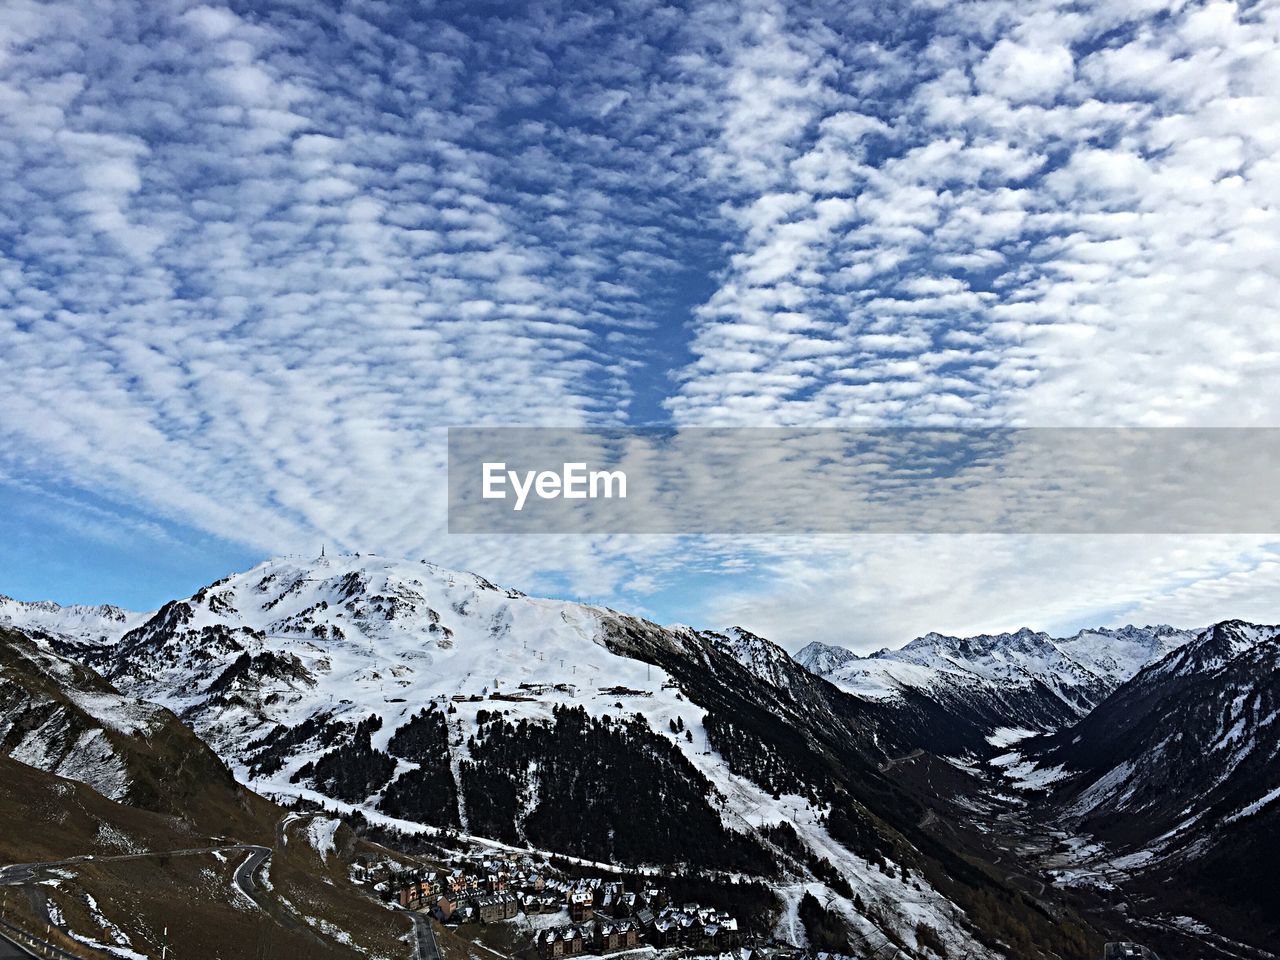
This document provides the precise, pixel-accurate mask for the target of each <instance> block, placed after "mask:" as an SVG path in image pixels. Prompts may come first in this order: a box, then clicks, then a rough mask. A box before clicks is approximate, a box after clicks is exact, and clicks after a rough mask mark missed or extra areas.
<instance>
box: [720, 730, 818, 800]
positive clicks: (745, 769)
mask: <svg viewBox="0 0 1280 960" xmlns="http://www.w3.org/2000/svg"><path fill="white" fill-rule="evenodd" d="M703 726H704V727H705V728H706V731H707V739H708V740H710V741H711V745H712V746H713V747H715V749H716V752H717V753H719V754H720V756H722V757H724V761H725V763H727V764H728V765H729V769H730V770H731V771H733V772H734V773H735V774H737V775H738V776H740V777H746V778H747V779H748V780H750V781H751V782H752V783H754V784H756V786H758V787H761V788H762V789H764V790H768V791H769V793H771V794H772V795H773V796H774V797H775V798H776V797H780V796H781V795H782V794H784V793H791V794H798V795H800V796H804V797H808V798H809V799H810V800H813V801H814V802H817V800H818V791H817V790H815V789H814V788H813V787H811V786H810V785H809V784H808V783H807V782H806V780H805V778H804V776H803V774H802V773H801V771H800V770H798V769H797V768H796V767H795V765H794V764H792V763H790V762H788V760H787V758H786V757H784V756H783V755H782V753H780V752H779V751H777V750H774V749H773V748H772V747H771V746H770V745H769V743H768V741H766V740H764V739H763V738H761V737H759V736H757V735H756V734H755V733H753V732H751V731H749V730H745V729H743V728H741V727H739V726H737V725H736V724H734V723H732V722H730V721H729V720H727V719H725V717H723V716H721V715H719V714H715V713H711V714H708V715H707V717H706V719H705V720H704V721H703Z"/></svg>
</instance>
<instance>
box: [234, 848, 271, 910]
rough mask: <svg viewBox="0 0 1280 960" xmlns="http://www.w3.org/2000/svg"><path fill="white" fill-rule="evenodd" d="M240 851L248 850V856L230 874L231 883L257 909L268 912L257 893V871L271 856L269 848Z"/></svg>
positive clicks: (266, 906)
mask: <svg viewBox="0 0 1280 960" xmlns="http://www.w3.org/2000/svg"><path fill="white" fill-rule="evenodd" d="M240 849H242V850H248V851H249V856H247V857H245V859H244V863H242V864H240V866H238V867H236V872H235V873H234V874H232V877H231V879H232V882H233V883H234V884H235V885H236V886H237V887H238V888H239V889H240V892H241V893H243V894H244V895H245V896H246V897H248V898H249V899H250V900H252V901H253V902H254V903H256V904H257V905H258V909H260V910H265V911H268V912H269V911H270V907H269V906H268V905H267V904H265V903H263V902H262V899H261V895H260V894H259V892H258V881H257V876H258V870H259V869H260V868H261V867H262V865H263V864H264V863H266V862H267V858H268V857H270V856H271V849H270V848H269V847H253V846H246V847H241V848H240Z"/></svg>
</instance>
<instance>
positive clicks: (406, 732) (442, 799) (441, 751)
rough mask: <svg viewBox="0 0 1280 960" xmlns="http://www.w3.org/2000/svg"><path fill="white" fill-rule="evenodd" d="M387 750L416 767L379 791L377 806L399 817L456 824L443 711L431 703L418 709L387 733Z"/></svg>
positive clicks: (454, 786) (455, 799)
mask: <svg viewBox="0 0 1280 960" xmlns="http://www.w3.org/2000/svg"><path fill="white" fill-rule="evenodd" d="M387 750H388V752H389V753H391V755H392V756H396V757H400V758H402V759H404V760H411V761H413V762H414V763H417V764H418V769H417V770H409V771H406V772H405V773H402V774H401V775H400V776H399V777H397V778H396V779H395V781H394V782H393V783H392V784H391V785H390V786H389V787H387V789H386V791H385V792H384V793H383V795H382V799H381V800H380V801H379V802H378V809H380V810H381V811H382V812H383V813H386V814H388V815H389V816H392V817H398V818H399V819H401V820H413V821H416V822H418V823H429V824H433V825H435V826H447V827H456V826H458V825H459V821H458V787H457V784H456V783H455V782H454V779H453V770H452V769H451V767H450V763H449V729H448V723H447V721H446V720H445V716H444V714H443V713H441V712H440V711H439V710H438V709H437V708H435V707H434V706H433V707H432V708H431V709H429V710H420V711H419V712H418V713H417V714H415V715H414V716H413V717H411V718H410V719H409V721H408V722H407V723H405V724H404V726H402V727H400V728H399V729H398V730H396V732H395V733H394V734H392V735H391V740H390V742H389V743H388V744H387Z"/></svg>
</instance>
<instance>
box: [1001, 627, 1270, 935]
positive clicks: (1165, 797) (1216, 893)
mask: <svg viewBox="0 0 1280 960" xmlns="http://www.w3.org/2000/svg"><path fill="white" fill-rule="evenodd" d="M1020 757H1021V759H1022V760H1023V762H1025V763H1030V764H1035V765H1036V766H1037V767H1038V768H1039V769H1050V770H1055V771H1058V774H1057V775H1056V776H1055V777H1054V783H1053V794H1052V796H1051V797H1050V798H1049V801H1048V803H1049V805H1050V808H1051V809H1052V810H1053V811H1055V812H1056V815H1057V816H1058V817H1059V818H1060V821H1061V822H1062V823H1065V824H1069V825H1070V826H1071V827H1072V829H1073V830H1075V831H1079V832H1084V833H1087V834H1088V835H1090V836H1092V837H1093V838H1096V839H1097V840H1099V841H1101V843H1102V844H1103V851H1104V853H1103V855H1102V856H1101V857H1100V856H1098V854H1097V853H1095V854H1094V856H1093V861H1094V863H1093V866H1094V867H1095V868H1096V867H1097V865H1098V861H1099V860H1104V861H1105V862H1106V864H1107V865H1108V866H1110V867H1111V868H1113V869H1115V868H1117V867H1118V868H1119V877H1116V878H1117V879H1119V878H1122V879H1123V880H1124V881H1125V882H1127V883H1128V884H1129V885H1130V886H1131V887H1133V888H1135V889H1139V890H1144V891H1151V890H1158V891H1160V892H1161V899H1162V901H1164V902H1165V904H1166V908H1167V909H1168V910H1169V911H1170V912H1171V913H1172V914H1173V915H1175V916H1176V915H1178V914H1184V915H1187V916H1191V917H1194V918H1197V919H1199V920H1200V921H1201V922H1208V923H1210V924H1211V925H1221V926H1222V927H1223V928H1225V929H1231V930H1237V931H1245V934H1244V935H1243V939H1246V940H1247V941H1248V942H1251V943H1257V944H1263V943H1269V942H1274V940H1275V938H1276V936H1277V935H1280V896H1277V894H1276V886H1275V885H1274V884H1271V883H1269V882H1264V880H1265V878H1266V877H1268V876H1269V875H1270V872H1271V869H1272V865H1273V864H1274V863H1275V862H1276V857H1277V855H1280V627H1276V626H1263V625H1258V624H1249V623H1244V622H1242V621H1226V622H1223V623H1218V624H1215V625H1214V626H1212V627H1210V628H1208V629H1206V630H1204V631H1203V632H1201V633H1200V634H1199V635H1198V636H1196V637H1195V638H1194V639H1193V640H1191V641H1190V642H1188V643H1186V644H1184V645H1182V646H1180V647H1178V648H1177V649H1175V650H1173V651H1172V652H1170V653H1169V654H1167V655H1166V656H1165V657H1163V658H1161V659H1160V660H1158V661H1156V662H1155V663H1152V664H1150V665H1148V666H1146V667H1145V668H1144V669H1142V670H1140V671H1139V672H1138V673H1137V674H1136V675H1135V676H1133V677H1132V678H1131V679H1130V680H1129V681H1127V682H1126V683H1124V684H1122V685H1121V686H1120V687H1119V688H1118V689H1116V690H1115V691H1114V692H1113V693H1112V694H1111V695H1110V696H1109V697H1108V698H1107V699H1106V700H1104V701H1103V702H1102V703H1101V704H1099V705H1098V707H1097V708H1096V709H1095V710H1094V711H1093V712H1092V713H1090V714H1089V716H1087V717H1086V718H1084V720H1082V721H1081V722H1080V723H1079V724H1077V725H1076V726H1074V727H1072V728H1071V729H1069V730H1065V731H1062V732H1061V733H1059V734H1057V735H1056V736H1053V737H1049V738H1044V739H1042V740H1038V741H1032V742H1030V743H1028V744H1026V745H1023V749H1022V751H1021V753H1020ZM1104 875H1105V871H1104ZM1084 877H1085V879H1086V880H1089V879H1095V880H1096V870H1095V871H1089V872H1086V873H1085V874H1084ZM1068 878H1070V875H1069V874H1068ZM1169 891H1176V894H1175V895H1170V894H1169Z"/></svg>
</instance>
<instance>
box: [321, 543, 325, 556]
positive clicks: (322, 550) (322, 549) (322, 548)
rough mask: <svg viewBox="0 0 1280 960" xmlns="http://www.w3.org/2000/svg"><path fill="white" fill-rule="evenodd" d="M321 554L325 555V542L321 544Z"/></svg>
mask: <svg viewBox="0 0 1280 960" xmlns="http://www.w3.org/2000/svg"><path fill="white" fill-rule="evenodd" d="M320 556H322V557H323V556H324V544H323V543H322V544H320Z"/></svg>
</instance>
